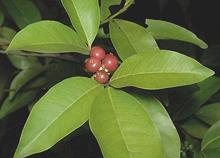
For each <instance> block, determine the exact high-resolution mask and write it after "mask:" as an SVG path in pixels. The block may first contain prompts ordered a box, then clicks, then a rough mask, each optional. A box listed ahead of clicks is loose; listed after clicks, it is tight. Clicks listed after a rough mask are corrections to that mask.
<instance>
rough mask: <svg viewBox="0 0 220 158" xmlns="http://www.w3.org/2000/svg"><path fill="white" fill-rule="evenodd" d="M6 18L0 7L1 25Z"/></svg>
mask: <svg viewBox="0 0 220 158" xmlns="http://www.w3.org/2000/svg"><path fill="white" fill-rule="evenodd" d="M4 19H5V17H4V14H3V12H2V11H1V9H0V26H1V25H2V24H3V22H4Z"/></svg>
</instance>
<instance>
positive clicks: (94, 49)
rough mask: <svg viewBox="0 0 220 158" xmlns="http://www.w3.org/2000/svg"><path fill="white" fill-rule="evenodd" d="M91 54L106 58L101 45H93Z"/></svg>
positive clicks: (98, 57)
mask: <svg viewBox="0 0 220 158" xmlns="http://www.w3.org/2000/svg"><path fill="white" fill-rule="evenodd" d="M90 56H91V57H94V58H97V59H99V60H102V59H104V58H105V50H104V49H103V48H102V47H99V46H95V47H92V49H91V51H90Z"/></svg>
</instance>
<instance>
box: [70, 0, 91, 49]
mask: <svg viewBox="0 0 220 158" xmlns="http://www.w3.org/2000/svg"><path fill="white" fill-rule="evenodd" d="M71 2H72V4H73V7H74V9H75V11H76V15H77V16H76V17H77V19H78V20H79V22H80V26H81V28H82V30H83V33H84V36H85V37H86V42H87V44H88V45H90V42H89V38H88V37H87V34H86V31H85V28H84V27H83V25H82V21H81V20H80V19H81V18H80V16H79V13H78V10H77V9H76V6H75V5H74V2H73V0H71ZM71 21H72V20H71ZM73 25H74V24H73Z"/></svg>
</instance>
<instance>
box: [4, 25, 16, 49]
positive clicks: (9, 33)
mask: <svg viewBox="0 0 220 158" xmlns="http://www.w3.org/2000/svg"><path fill="white" fill-rule="evenodd" d="M15 34H16V32H15V31H14V30H13V29H11V28H9V27H0V45H3V46H4V45H8V44H9V43H10V42H11V40H12V39H13V37H14V36H15Z"/></svg>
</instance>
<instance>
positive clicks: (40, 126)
mask: <svg viewBox="0 0 220 158" xmlns="http://www.w3.org/2000/svg"><path fill="white" fill-rule="evenodd" d="M101 89H102V85H100V84H97V83H96V81H94V80H92V79H89V78H84V77H73V78H69V79H66V80H64V81H62V82H60V83H58V84H57V85H55V86H54V87H52V88H51V89H50V90H49V91H48V92H47V93H46V94H45V95H44V96H43V97H42V98H41V99H40V100H39V101H38V102H37V103H36V104H35V106H34V107H33V109H32V111H31V113H30V116H29V117H28V119H27V122H26V124H25V126H24V129H23V131H22V134H21V138H20V142H19V145H18V147H17V150H16V153H15V155H14V158H21V157H27V156H29V155H32V154H35V153H39V152H42V151H45V150H47V149H49V148H50V147H52V146H53V145H55V144H56V143H57V142H58V141H60V140H61V139H62V138H64V137H65V136H67V135H68V134H70V133H71V132H73V131H74V130H76V129H77V128H79V127H80V126H81V125H83V124H84V123H85V122H86V121H87V120H88V118H89V112H90V108H91V105H92V103H93V100H94V98H95V97H96V95H97V94H98V93H99V92H100V90H101Z"/></svg>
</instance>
